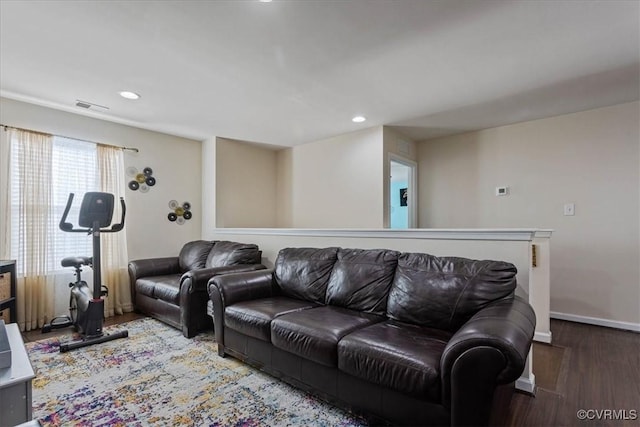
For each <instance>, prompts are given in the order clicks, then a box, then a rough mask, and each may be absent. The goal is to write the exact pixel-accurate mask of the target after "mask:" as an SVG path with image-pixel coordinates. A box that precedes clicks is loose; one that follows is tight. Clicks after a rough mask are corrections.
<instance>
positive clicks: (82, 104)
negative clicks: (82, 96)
mask: <svg viewBox="0 0 640 427" xmlns="http://www.w3.org/2000/svg"><path fill="white" fill-rule="evenodd" d="M76 107H80V108H85V109H87V110H88V109H90V108H91V107H97V108H102V109H103V110H108V109H109V107H105V106H104V105H99V104H94V103H93V102H87V101H81V100H79V99H76Z"/></svg>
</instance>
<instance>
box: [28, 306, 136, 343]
mask: <svg viewBox="0 0 640 427" xmlns="http://www.w3.org/2000/svg"><path fill="white" fill-rule="evenodd" d="M144 317H146V316H145V315H143V314H138V313H125V314H122V315H119V316H112V317H109V318H107V319H105V321H104V326H111V325H117V324H119V323H124V322H129V321H131V320H136V319H142V318H144ZM72 331H73V329H72V328H71V327H68V328H63V329H54V330H53V331H51V332H47V333H46V334H43V333H42V331H40V329H35V330H33V331H28V332H23V333H22V339H23V341H24V342H32V341H38V340H43V339H46V338H53V337H57V336H60V335H65V334H68V333H70V332H72Z"/></svg>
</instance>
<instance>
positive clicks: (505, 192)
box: [496, 187, 509, 196]
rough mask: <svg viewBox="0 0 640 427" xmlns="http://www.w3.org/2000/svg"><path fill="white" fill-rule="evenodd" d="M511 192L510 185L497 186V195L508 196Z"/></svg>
mask: <svg viewBox="0 0 640 427" xmlns="http://www.w3.org/2000/svg"><path fill="white" fill-rule="evenodd" d="M508 194H509V187H496V196H506V195H508Z"/></svg>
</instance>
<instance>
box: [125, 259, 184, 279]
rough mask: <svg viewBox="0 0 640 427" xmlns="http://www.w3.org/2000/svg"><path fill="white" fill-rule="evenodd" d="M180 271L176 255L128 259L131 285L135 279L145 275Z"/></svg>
mask: <svg viewBox="0 0 640 427" xmlns="http://www.w3.org/2000/svg"><path fill="white" fill-rule="evenodd" d="M178 273H180V264H179V262H178V257H167V258H148V259H137V260H134V261H129V276H130V277H131V285H133V284H134V283H135V281H136V279H139V278H141V277H147V276H166V275H168V274H178Z"/></svg>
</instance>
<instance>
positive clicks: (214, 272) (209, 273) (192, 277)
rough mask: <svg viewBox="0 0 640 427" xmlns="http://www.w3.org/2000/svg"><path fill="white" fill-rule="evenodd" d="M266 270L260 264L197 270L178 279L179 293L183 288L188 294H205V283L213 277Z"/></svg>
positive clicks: (188, 272)
mask: <svg viewBox="0 0 640 427" xmlns="http://www.w3.org/2000/svg"><path fill="white" fill-rule="evenodd" d="M266 268H267V267H265V266H264V265H262V264H240V265H227V266H224V267H211V268H199V269H196V270H191V271H187V272H186V273H184V274H183V275H182V278H181V279H180V292H181V293H182V289H183V288H185V287H186V290H188V292H189V293H193V292H200V291H201V292H206V291H207V283H208V282H209V280H210V279H211V278H212V277H214V276H220V275H222V274H231V273H243V272H247V271H256V270H264V269H266Z"/></svg>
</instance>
